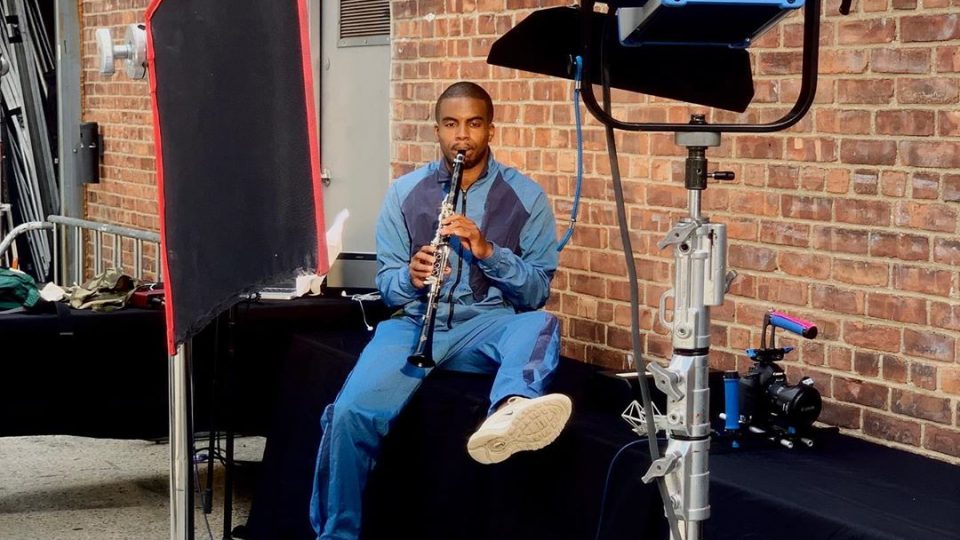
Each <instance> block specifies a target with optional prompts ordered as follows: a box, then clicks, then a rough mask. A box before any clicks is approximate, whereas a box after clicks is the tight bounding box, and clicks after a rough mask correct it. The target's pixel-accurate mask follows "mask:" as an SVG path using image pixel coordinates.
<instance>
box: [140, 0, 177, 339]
mask: <svg viewBox="0 0 960 540" xmlns="http://www.w3.org/2000/svg"><path fill="white" fill-rule="evenodd" d="M161 3H163V0H151V1H150V6H149V7H147V16H146V20H147V24H146V26H147V69H148V70H149V75H148V76H149V77H150V97H151V101H152V102H153V148H154V151H155V152H156V155H157V194H158V204H159V211H160V261H161V262H160V264H161V267H162V268H163V276H164V279H167V282H166V283H164V286H163V289H164V296H165V297H166V301H165V302H164V312H165V316H166V321H167V354H169V355H170V356H173V355H175V354H176V353H177V344H176V343H174V338H173V335H174V334H173V287H172V285H171V283H170V281H169V276H170V265H169V262H168V261H167V249H166V247H167V220H166V216H167V213H166V204H165V201H164V197H163V185H164V184H163V144H162V138H161V133H160V110H159V107H158V105H157V70H156V65H155V64H156V55H155V54H154V49H153V25H152V24H151V23H152V22H153V15H154V13H155V12H156V11H157V8H158V7H159V6H160V4H161Z"/></svg>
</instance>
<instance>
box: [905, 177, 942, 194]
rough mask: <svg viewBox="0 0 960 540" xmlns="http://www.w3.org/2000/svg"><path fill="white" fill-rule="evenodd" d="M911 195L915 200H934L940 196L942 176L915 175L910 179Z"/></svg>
mask: <svg viewBox="0 0 960 540" xmlns="http://www.w3.org/2000/svg"><path fill="white" fill-rule="evenodd" d="M910 181H911V184H910V188H911V189H910V195H911V196H912V197H913V198H914V199H926V200H934V199H937V198H938V197H939V196H940V176H939V175H937V174H929V173H914V175H913V176H912V177H911V178H910Z"/></svg>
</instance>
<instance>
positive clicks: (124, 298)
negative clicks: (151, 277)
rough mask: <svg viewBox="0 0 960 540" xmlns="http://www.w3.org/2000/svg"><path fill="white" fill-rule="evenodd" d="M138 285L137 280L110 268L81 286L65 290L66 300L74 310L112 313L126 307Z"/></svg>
mask: <svg viewBox="0 0 960 540" xmlns="http://www.w3.org/2000/svg"><path fill="white" fill-rule="evenodd" d="M139 284H140V282H139V280H137V279H134V278H132V277H130V276H128V275H126V274H124V273H123V272H121V271H120V270H117V269H116V268H111V269H109V270H107V271H105V272H103V273H101V274H99V275H97V276H94V277H93V278H92V279H90V280H89V281H87V282H85V283H84V284H83V285H79V286H77V287H71V288H69V289H67V292H68V294H69V296H68V297H67V299H68V300H69V302H70V307H72V308H74V309H91V310H93V311H113V310H116V309H120V308H122V307H124V306H126V305H127V302H129V301H130V296H131V295H133V291H134V290H136V288H137V286H138V285H139Z"/></svg>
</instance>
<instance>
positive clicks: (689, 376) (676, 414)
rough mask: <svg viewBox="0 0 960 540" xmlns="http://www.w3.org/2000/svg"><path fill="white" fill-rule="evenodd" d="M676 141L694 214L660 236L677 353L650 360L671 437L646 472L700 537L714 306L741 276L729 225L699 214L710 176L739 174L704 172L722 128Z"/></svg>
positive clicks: (662, 421) (685, 532)
mask: <svg viewBox="0 0 960 540" xmlns="http://www.w3.org/2000/svg"><path fill="white" fill-rule="evenodd" d="M691 123H692V124H703V123H704V120H703V117H702V116H694V118H693V120H692V121H691ZM676 141H677V144H680V145H683V146H686V147H687V148H688V150H689V157H688V158H687V174H686V180H685V183H686V188H687V190H688V193H689V195H688V197H689V199H688V203H689V215H688V216H687V217H685V218H683V219H682V220H680V223H678V224H676V225H675V226H674V227H673V228H672V229H671V230H670V232H669V233H667V237H666V238H664V239H663V240H662V241H661V242H660V243H659V244H658V245H659V246H660V248H661V249H663V248H666V247H668V246H673V250H674V261H675V262H676V265H675V274H674V285H673V289H671V290H669V291H667V292H665V293H664V294H663V296H662V297H661V298H660V320H661V322H662V323H663V325H664V326H666V327H667V328H669V329H670V330H671V331H672V333H673V338H672V339H673V357H672V359H671V361H670V365H669V366H667V367H663V366H661V365H659V364H656V363H651V364H650V366H649V369H650V371H651V372H652V373H653V378H654V382H655V383H656V385H657V388H659V389H660V390H661V391H662V392H663V393H665V394H666V395H667V413H666V415H664V416H662V417H660V418H657V419H656V425H657V426H658V427H660V428H662V429H664V430H665V431H666V433H667V438H668V440H669V442H668V444H667V449H666V452H665V454H664V456H663V457H662V458H660V459H658V460H656V461H654V462H653V463H652V464H651V466H650V469H649V470H648V471H647V474H646V475H644V477H643V480H644V481H645V482H650V481H652V480H654V479H656V478H657V477H660V476H663V477H664V478H665V479H666V482H667V488H668V491H669V493H670V499H671V500H670V504H672V506H673V508H674V511H675V513H676V515H677V518H678V519H679V520H680V521H682V522H683V525H682V527H681V528H680V531H681V532H680V534H681V536H682V538H673V540H697V539H699V538H700V537H701V525H702V522H703V521H704V520H706V519H707V518H709V517H710V497H709V483H710V472H709V466H708V460H707V457H708V454H709V451H710V410H709V409H710V388H709V385H708V374H709V363H710V362H709V360H710V306H719V305H721V304H723V297H724V294H725V292H726V289H727V286H728V284H729V282H730V281H731V280H732V279H733V277H735V274H733V275H731V276H728V275H727V273H726V248H727V232H726V226H725V225H721V224H714V223H710V220H709V219H707V218H705V217H703V216H702V215H700V197H701V191H703V190H704V189H706V187H707V177H708V176H713V177H714V178H718V179H732V177H733V174H732V173H726V172H723V173H714V174H713V175H709V174H707V172H706V168H707V159H706V157H705V152H706V149H707V147H710V146H718V145H719V144H720V134H719V133H710V132H691V133H677V135H676ZM669 298H673V303H674V306H673V313H674V316H673V320H672V321H667V319H666V304H667V300H668V299H669ZM671 536H672V535H671Z"/></svg>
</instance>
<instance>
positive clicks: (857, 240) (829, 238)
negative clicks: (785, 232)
mask: <svg viewBox="0 0 960 540" xmlns="http://www.w3.org/2000/svg"><path fill="white" fill-rule="evenodd" d="M813 247H814V248H816V249H824V250H827V251H835V252H839V253H853V254H861V255H863V254H866V253H867V251H868V249H869V242H868V233H867V231H862V230H855V229H847V228H844V229H840V228H836V227H821V226H818V227H814V228H813Z"/></svg>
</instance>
